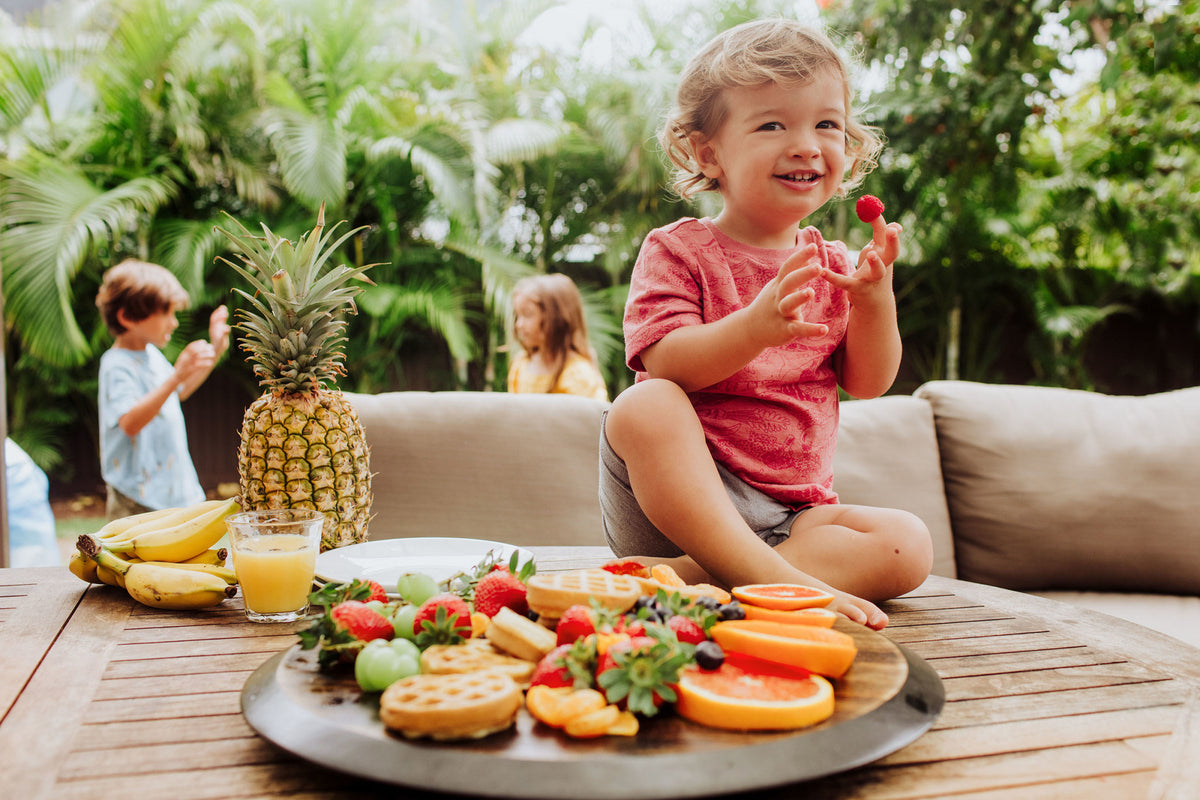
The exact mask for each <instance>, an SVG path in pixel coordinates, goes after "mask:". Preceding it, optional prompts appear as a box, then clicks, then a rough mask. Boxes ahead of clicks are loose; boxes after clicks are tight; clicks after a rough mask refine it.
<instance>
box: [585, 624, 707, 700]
mask: <svg viewBox="0 0 1200 800" xmlns="http://www.w3.org/2000/svg"><path fill="white" fill-rule="evenodd" d="M660 631H661V629H660ZM660 636H661V638H658V637H654V636H635V637H633V638H631V639H628V640H625V641H619V642H616V643H614V644H613V645H612V646H610V647H609V648H608V651H607V652H606V653H605V654H604V655H603V656H602V657H601V658H600V663H599V665H598V666H597V668H596V685H597V686H599V687H600V689H601V690H603V691H604V693H605V696H606V697H607V698H608V702H610V703H618V704H624V705H625V706H626V708H628V709H629V710H630V711H632V712H633V713H635V714H641V715H642V716H644V717H652V716H654V715H655V714H657V713H658V707H659V706H660V705H662V704H663V703H674V702H675V699H676V697H677V695H676V694H675V689H674V688H673V686H674V684H676V683H677V682H678V681H679V673H680V671H681V670H682V669H683V668H684V667H685V666H687V664H689V663H690V662H691V661H692V651H691V648H687V647H681V646H680V645H679V643H678V642H676V641H674V637H672V636H671V635H670V634H669V633H660Z"/></svg>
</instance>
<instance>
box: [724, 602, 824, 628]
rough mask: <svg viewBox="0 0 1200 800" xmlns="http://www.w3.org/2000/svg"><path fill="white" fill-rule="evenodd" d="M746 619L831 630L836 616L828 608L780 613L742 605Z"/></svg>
mask: <svg viewBox="0 0 1200 800" xmlns="http://www.w3.org/2000/svg"><path fill="white" fill-rule="evenodd" d="M742 610H743V611H745V612H746V619H765V620H767V621H769V622H782V623H785V624H787V625H812V626H813V627H816V628H832V627H833V623H834V621H835V620H836V619H837V617H838V615H837V613H836V612H834V611H830V610H829V609H828V608H800V609H796V610H795V611H780V610H779V609H777V608H760V607H759V606H752V605H750V604H749V603H742Z"/></svg>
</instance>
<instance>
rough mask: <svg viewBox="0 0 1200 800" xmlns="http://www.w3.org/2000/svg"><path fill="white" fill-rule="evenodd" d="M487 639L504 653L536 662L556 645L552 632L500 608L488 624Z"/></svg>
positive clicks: (510, 610) (556, 638)
mask: <svg viewBox="0 0 1200 800" xmlns="http://www.w3.org/2000/svg"><path fill="white" fill-rule="evenodd" d="M487 638H488V641H489V642H491V643H492V644H493V645H495V646H496V647H498V648H500V649H501V650H503V651H504V652H506V653H511V654H512V655H514V656H516V657H517V658H523V659H525V660H526V661H537V660H539V659H540V658H541V657H542V656H544V655H546V653H549V652H550V651H551V650H553V649H554V647H555V646H556V645H557V644H558V637H557V636H556V635H555V634H554V631H552V630H550V629H549V628H547V627H545V626H544V625H539V624H538V623H536V622H534V621H533V620H531V619H530V618H529V617H526V616H522V615H521V614H518V613H517V612H515V611H513V610H512V609H511V608H502V609H500V611H499V612H497V613H496V616H494V617H492V621H491V622H490V623H488V628H487Z"/></svg>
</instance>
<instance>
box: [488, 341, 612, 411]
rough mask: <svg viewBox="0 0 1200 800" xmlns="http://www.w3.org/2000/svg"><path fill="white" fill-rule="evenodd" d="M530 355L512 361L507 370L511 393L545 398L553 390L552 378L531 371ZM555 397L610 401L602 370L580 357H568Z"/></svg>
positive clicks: (556, 387)
mask: <svg viewBox="0 0 1200 800" xmlns="http://www.w3.org/2000/svg"><path fill="white" fill-rule="evenodd" d="M530 367H531V363H530V360H529V354H528V353H521V354H520V355H518V356H517V357H516V358H514V359H513V361H512V363H511V364H510V365H509V368H508V390H509V391H510V392H521V393H527V394H545V393H546V390H547V389H549V388H550V378H551V376H550V375H549V374H547V373H544V372H536V371H535V370H533V369H531V368H530ZM551 393H552V394H578V395H582V396H584V397H590V398H592V399H593V400H607V399H608V390H607V389H606V388H605V387H604V378H603V377H602V376H601V375H600V370H599V369H597V368H596V365H595V364H593V363H592V362H591V361H590V360H588V359H586V358H584V357H583V356H581V355H579V354H578V353H570V354H568V355H567V364H566V366H565V367H563V371H562V375H560V376H559V378H558V384H557V385H556V386H555V387H554V389H553V391H552V392H551Z"/></svg>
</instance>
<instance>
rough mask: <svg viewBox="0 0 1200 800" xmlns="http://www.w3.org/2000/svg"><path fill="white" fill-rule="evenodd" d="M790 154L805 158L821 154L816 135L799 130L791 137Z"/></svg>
mask: <svg viewBox="0 0 1200 800" xmlns="http://www.w3.org/2000/svg"><path fill="white" fill-rule="evenodd" d="M792 154H793V155H796V156H804V157H806V158H816V157H817V156H819V155H821V145H820V143H819V142H818V141H817V137H816V136H814V135H813V134H812V133H810V132H809V131H800V132H798V133H797V134H796V135H795V136H794V137H793V138H792Z"/></svg>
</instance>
